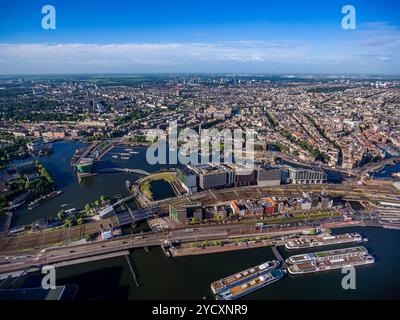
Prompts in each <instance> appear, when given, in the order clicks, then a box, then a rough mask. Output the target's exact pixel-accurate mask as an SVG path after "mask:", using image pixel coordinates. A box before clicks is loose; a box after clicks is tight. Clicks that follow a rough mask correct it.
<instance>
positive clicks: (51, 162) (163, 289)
mask: <svg viewBox="0 0 400 320" xmlns="http://www.w3.org/2000/svg"><path fill="white" fill-rule="evenodd" d="M82 146H83V144H81V143H77V142H58V143H55V148H54V153H53V154H52V155H50V156H49V157H47V158H41V159H40V160H41V161H42V163H43V164H44V165H45V166H46V168H47V169H48V170H49V172H50V173H51V174H52V175H53V176H54V178H55V180H56V183H57V188H59V189H61V190H63V191H64V193H63V194H62V195H61V196H59V197H57V198H55V199H52V200H51V201H49V202H48V203H46V204H44V205H43V206H41V207H39V208H37V209H36V210H34V211H32V212H29V211H28V210H26V209H24V208H21V209H20V210H18V211H17V212H16V214H15V219H14V221H13V225H14V226H16V225H23V224H28V223H31V222H32V221H34V220H36V219H38V218H40V217H51V216H55V215H56V213H57V211H58V210H59V209H60V208H61V205H63V204H67V206H65V208H73V207H76V208H81V207H83V206H84V205H85V203H87V202H93V201H95V200H96V199H98V198H99V197H100V195H101V194H104V195H108V196H113V195H115V194H118V193H119V194H122V195H125V194H127V189H126V186H125V181H126V180H127V179H128V180H130V181H131V182H133V181H135V180H136V179H137V178H138V177H139V176H138V175H135V174H125V173H110V174H100V175H97V176H94V177H91V178H88V179H85V180H84V181H83V183H81V184H79V183H78V182H77V180H76V177H75V176H74V173H73V171H72V168H71V167H70V165H69V163H70V159H71V157H72V155H73V154H74V152H75V150H76V149H77V148H80V147H82ZM135 151H138V152H139V153H138V154H135V155H133V156H132V158H131V159H130V160H127V161H120V160H115V159H113V158H112V155H114V154H115V153H119V152H124V151H123V147H118V148H115V149H114V150H112V151H111V153H110V154H108V155H107V156H106V157H105V158H104V159H103V160H102V161H101V162H100V163H99V164H98V166H99V168H115V167H121V168H123V167H129V168H138V169H142V170H146V171H148V172H155V171H158V170H160V169H161V168H165V167H166V166H158V165H149V164H148V163H147V162H146V159H145V153H146V150H145V149H135ZM398 171H400V170H398ZM393 172H395V171H393ZM160 186H161V188H163V187H164V185H161V184H160ZM152 191H156V192H157V196H160V195H162V194H163V193H164V191H163V190H152ZM141 227H143V228H146V224H143V225H142V226H141ZM335 232H337V233H342V232H359V233H361V234H362V235H363V236H364V237H368V239H369V241H368V242H367V243H366V244H365V245H366V247H367V249H368V250H369V251H370V252H371V254H372V255H373V256H374V257H375V258H376V263H375V264H374V265H369V266H363V267H359V268H357V269H356V270H357V273H356V285H357V289H356V290H344V289H342V287H341V279H342V277H343V276H344V275H342V274H341V273H340V270H339V271H330V272H325V273H319V274H318V273H317V274H309V275H301V276H286V277H285V278H284V279H282V280H281V281H278V282H276V283H274V284H272V285H271V286H268V287H266V288H263V289H261V290H259V291H256V292H254V293H252V294H251V295H248V296H247V297H245V298H244V299H268V300H271V299H394V298H395V299H399V298H400V290H399V289H400V277H399V276H398V268H397V266H398V265H399V263H400V252H399V250H398V244H399V243H400V231H398V230H385V229H378V228H371V227H369V228H362V227H357V228H346V229H338V230H336V231H335ZM336 247H338V246H336ZM336 247H335V248H336ZM342 247H343V246H342ZM326 249H332V248H330V247H326ZM321 250H325V248H324V249H321ZM280 251H281V253H282V255H283V256H284V257H287V256H289V252H287V251H285V250H284V248H280ZM298 253H301V252H298V251H291V252H290V254H298ZM131 259H132V261H133V262H134V266H135V269H136V272H137V275H138V281H139V283H140V287H139V288H137V287H136V284H135V282H134V281H133V278H132V275H131V274H130V272H129V267H128V265H127V263H126V260H125V258H124V257H119V258H112V259H107V260H103V261H98V262H91V263H85V264H81V265H75V266H70V267H64V268H60V269H57V285H63V284H76V285H77V286H78V287H79V290H78V293H77V296H76V298H77V299H202V298H203V297H206V298H208V299H212V298H213V296H212V294H211V291H210V284H211V282H213V281H215V280H218V279H220V278H221V277H224V276H227V275H230V274H233V273H236V272H238V271H241V270H244V269H246V268H249V267H251V266H255V265H257V264H260V263H262V262H265V261H267V260H272V259H274V256H273V253H272V251H271V249H270V248H260V249H249V250H241V251H235V252H226V253H220V254H210V255H199V256H187V257H180V258H167V257H166V256H165V255H164V254H163V252H162V250H161V249H160V248H151V249H150V252H149V253H148V252H146V251H145V250H142V249H140V250H133V251H132V252H131ZM39 280H40V277H38V276H32V277H29V278H28V279H26V281H25V284H24V286H25V287H30V286H37V285H40V281H39Z"/></svg>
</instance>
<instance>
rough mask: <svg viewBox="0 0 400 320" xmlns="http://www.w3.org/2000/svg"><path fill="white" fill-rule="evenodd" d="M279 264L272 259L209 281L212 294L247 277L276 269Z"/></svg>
mask: <svg viewBox="0 0 400 320" xmlns="http://www.w3.org/2000/svg"><path fill="white" fill-rule="evenodd" d="M279 264H280V263H279V261H277V260H272V261H268V262H265V263H262V264H260V265H258V266H255V267H252V268H249V269H246V270H244V271H240V272H238V273H235V274H233V275H231V276H228V277H225V278H222V279H220V280H218V281H215V282H213V283H211V290H212V292H213V293H214V294H218V293H220V292H222V291H223V290H226V289H228V288H232V287H234V286H237V285H240V284H241V283H243V282H245V281H248V280H249V279H252V278H254V277H256V276H258V275H260V274H262V273H265V272H269V271H271V270H273V269H276V268H277V267H279Z"/></svg>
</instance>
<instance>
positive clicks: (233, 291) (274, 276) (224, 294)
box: [216, 268, 286, 300]
mask: <svg viewBox="0 0 400 320" xmlns="http://www.w3.org/2000/svg"><path fill="white" fill-rule="evenodd" d="M285 274H286V270H285V269H280V268H277V269H273V270H271V271H265V272H263V273H261V274H260V275H258V276H256V277H253V278H251V279H249V280H247V281H245V282H243V283H241V284H238V285H236V286H233V287H231V288H228V289H225V290H223V291H221V292H220V293H218V294H217V295H216V299H217V300H235V299H238V298H241V297H243V296H245V295H247V294H249V293H252V292H254V291H256V290H258V289H261V288H264V287H266V286H268V285H270V284H272V283H274V282H276V281H278V280H280V279H282V278H283V277H284V275H285Z"/></svg>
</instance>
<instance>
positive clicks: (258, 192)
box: [0, 184, 400, 253]
mask: <svg viewBox="0 0 400 320" xmlns="http://www.w3.org/2000/svg"><path fill="white" fill-rule="evenodd" d="M303 192H313V193H317V194H318V193H321V192H323V193H325V194H327V195H331V196H333V197H343V198H344V199H348V200H355V201H389V202H395V203H400V191H399V190H397V189H395V188H394V187H389V186H363V185H361V186H359V185H354V186H353V185H343V184H321V185H293V184H291V185H281V186H276V187H260V186H248V187H239V188H229V189H221V190H212V191H203V192H198V193H193V194H191V195H188V196H179V197H174V198H169V199H165V200H161V201H155V202H153V203H151V204H150V205H154V206H160V207H161V208H162V209H163V210H164V211H165V212H167V210H168V206H169V205H174V206H180V205H186V204H191V203H197V202H200V203H201V204H202V205H203V206H209V205H214V204H216V203H220V202H228V201H232V200H235V199H250V198H261V197H265V196H271V195H275V196H302V194H303ZM109 223H111V224H113V225H116V219H115V218H108V219H105V220H101V221H95V222H90V223H86V224H84V225H81V226H74V227H71V228H68V229H63V228H60V229H55V230H46V231H42V232H34V233H28V232H26V233H24V234H20V235H16V236H8V237H3V238H0V253H6V252H8V253H13V252H18V251H24V250H32V249H43V248H46V247H48V246H50V245H55V244H63V243H66V242H71V241H76V240H79V239H84V238H85V237H86V236H88V235H91V234H94V233H97V232H99V230H100V227H99V226H100V224H104V225H108V224H109Z"/></svg>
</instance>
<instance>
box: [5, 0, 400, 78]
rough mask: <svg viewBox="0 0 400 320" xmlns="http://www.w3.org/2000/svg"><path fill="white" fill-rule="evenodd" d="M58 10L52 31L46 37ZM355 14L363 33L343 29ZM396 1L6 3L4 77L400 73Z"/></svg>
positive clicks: (91, 0)
mask: <svg viewBox="0 0 400 320" xmlns="http://www.w3.org/2000/svg"><path fill="white" fill-rule="evenodd" d="M46 4H51V5H54V6H55V8H56V11H57V16H56V18H57V28H56V30H43V29H42V28H41V19H42V17H43V15H42V14H41V8H42V6H43V5H46ZM346 4H351V5H353V6H354V7H355V8H356V18H357V29H356V30H344V29H342V27H341V20H342V17H343V14H342V13H341V8H342V7H343V6H344V5H346ZM399 52H400V1H397V0H383V1H367V0H361V1H353V0H348V1H339V0H324V1H315V0H314V1H312V0H281V1H272V0H230V1H228V0H214V1H209V0H203V1H191V0H186V1H180V0H179V1H172V0H164V1H162V0H147V1H140V2H139V1H136V0H131V1H122V0H113V1H99V0H97V1H94V0H86V1H85V0H80V1H76V0H64V1H58V0H46V1H36V0H19V1H2V3H1V4H0V73H1V74H10V73H65V72H68V73H78V72H94V73H96V72H266V73H279V72H283V73H299V72H301V73H307V72H309V73H383V74H400V53H399Z"/></svg>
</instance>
